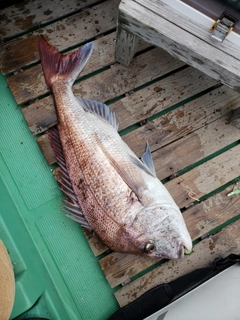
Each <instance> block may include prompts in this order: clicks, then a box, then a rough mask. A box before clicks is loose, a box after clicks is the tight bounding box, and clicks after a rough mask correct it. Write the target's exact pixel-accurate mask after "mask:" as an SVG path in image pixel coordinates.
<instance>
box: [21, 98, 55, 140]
mask: <svg viewBox="0 0 240 320" xmlns="http://www.w3.org/2000/svg"><path fill="white" fill-rule="evenodd" d="M43 102H44V103H43ZM21 111H22V113H23V115H24V118H25V120H26V121H27V124H28V126H29V129H30V131H31V132H32V133H33V134H39V133H41V132H44V131H46V130H47V129H49V128H50V127H52V126H54V125H55V124H57V115H56V110H55V107H54V102H53V98H52V96H49V97H47V98H46V99H44V100H40V101H36V102H34V103H32V104H31V105H30V106H27V107H25V108H22V109H21Z"/></svg>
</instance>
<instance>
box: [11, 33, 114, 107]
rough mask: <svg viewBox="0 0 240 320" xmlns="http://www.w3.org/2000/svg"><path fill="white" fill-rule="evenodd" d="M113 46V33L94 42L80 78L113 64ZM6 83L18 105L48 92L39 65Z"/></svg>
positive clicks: (20, 73)
mask: <svg viewBox="0 0 240 320" xmlns="http://www.w3.org/2000/svg"><path fill="white" fill-rule="evenodd" d="M114 46H115V33H112V34H110V35H107V36H105V37H102V38H99V39H97V40H95V41H94V51H93V53H92V56H91V59H90V60H89V61H88V63H87V65H86V67H85V68H84V70H83V71H82V72H81V74H80V77H83V76H85V75H87V74H89V73H92V72H94V71H96V70H98V69H101V68H104V67H106V66H108V65H109V64H112V63H114ZM7 82H8V85H9V87H10V89H11V91H12V93H13V95H14V97H15V99H16V101H17V102H18V103H19V104H21V103H24V102H26V101H28V100H31V99H35V98H36V97H38V96H41V95H43V94H45V93H47V92H48V91H49V89H48V87H47V85H46V82H45V79H44V76H43V72H42V67H41V65H40V64H38V65H36V66H34V67H32V68H30V69H27V70H24V71H22V72H19V73H18V74H16V75H14V76H12V77H9V78H8V79H7ZM46 103H47V102H46Z"/></svg>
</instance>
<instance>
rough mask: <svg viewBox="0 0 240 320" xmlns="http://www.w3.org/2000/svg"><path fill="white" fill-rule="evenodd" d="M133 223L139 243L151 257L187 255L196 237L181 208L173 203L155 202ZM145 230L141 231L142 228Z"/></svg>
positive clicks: (173, 257)
mask: <svg viewBox="0 0 240 320" xmlns="http://www.w3.org/2000/svg"><path fill="white" fill-rule="evenodd" d="M133 226H134V229H135V232H136V233H135V235H137V232H138V231H137V230H139V234H138V236H137V237H136V240H137V243H138V244H137V245H138V247H140V249H141V252H142V254H144V255H147V256H148V257H149V258H155V259H160V258H166V259H178V258H183V256H184V251H185V250H186V251H188V252H191V250H192V240H191V237H190V235H189V233H188V230H187V227H186V224H185V221H184V219H183V216H182V214H181V212H180V210H179V209H178V208H177V207H175V206H170V205H165V206H164V205H162V204H161V205H154V206H149V207H146V208H144V209H142V210H141V211H140V212H139V214H138V215H137V216H136V218H135V220H134V222H133ZM140 230H141V231H140Z"/></svg>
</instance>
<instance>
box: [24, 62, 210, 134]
mask: <svg viewBox="0 0 240 320" xmlns="http://www.w3.org/2000/svg"><path fill="white" fill-rule="evenodd" d="M104 74H105V73H104V72H103V73H102V74H101V76H102V78H103V79H104V78H105V76H104ZM214 84H216V82H215V81H213V80H212V79H211V78H209V77H207V76H205V75H204V74H203V73H201V72H199V71H198V70H196V69H193V68H192V67H189V68H186V69H184V70H180V71H176V72H175V73H174V74H172V75H170V76H168V77H166V78H164V79H162V80H159V81H157V82H154V83H153V84H150V85H148V86H146V87H145V88H142V89H141V90H138V91H136V92H134V91H132V92H131V93H130V94H128V95H127V96H126V97H124V98H122V99H120V100H118V101H116V102H113V103H111V104H110V105H109V106H110V109H111V111H112V112H115V114H116V119H117V122H118V124H119V131H121V130H123V129H125V128H127V127H129V126H131V125H133V124H136V123H139V122H141V121H144V120H145V119H147V118H148V117H150V116H152V115H154V114H157V113H159V112H162V111H164V110H166V109H167V108H169V107H171V106H173V105H174V104H178V105H179V104H181V102H182V101H183V100H186V99H189V98H190V97H192V96H194V95H196V94H199V92H201V91H204V90H206V89H208V88H210V87H211V86H213V85H214ZM89 85H90V87H92V85H93V84H92V83H91V82H90V83H89ZM89 94H90V93H89ZM22 112H23V114H24V117H25V119H26V121H27V123H28V126H29V128H30V130H31V132H32V133H33V134H38V133H41V132H44V131H45V130H46V129H48V128H49V127H51V126H53V125H55V124H56V122H57V118H56V115H55V116H54V114H55V108H54V103H53V100H52V97H51V96H49V97H47V98H45V99H43V100H39V101H37V102H35V103H33V104H31V105H29V106H27V107H25V108H22Z"/></svg>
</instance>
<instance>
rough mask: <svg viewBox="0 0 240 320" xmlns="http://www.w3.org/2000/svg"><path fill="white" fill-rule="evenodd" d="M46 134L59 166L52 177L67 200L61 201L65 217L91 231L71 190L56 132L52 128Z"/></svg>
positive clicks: (55, 129)
mask: <svg viewBox="0 0 240 320" xmlns="http://www.w3.org/2000/svg"><path fill="white" fill-rule="evenodd" d="M47 133H48V138H49V141H50V144H51V147H52V149H53V152H54V153H55V157H56V159H57V164H58V165H59V167H58V168H57V169H55V172H54V175H55V178H56V180H57V182H58V185H59V187H60V189H61V191H62V193H63V194H64V196H65V197H66V198H67V199H68V200H63V206H62V208H63V210H64V211H65V212H66V216H67V217H68V218H71V219H72V220H74V221H77V222H78V223H79V224H80V225H81V226H82V227H84V228H87V229H89V230H92V228H91V226H90V225H89V223H88V222H87V220H86V218H85V217H84V214H83V213H82V210H81V207H80V205H79V203H78V200H77V197H76V195H75V192H74V190H73V187H72V183H71V180H70V177H69V174H68V171H67V167H66V163H65V159H64V155H63V151H62V145H61V141H60V138H59V134H58V130H57V128H52V129H50V130H48V132H47Z"/></svg>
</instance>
